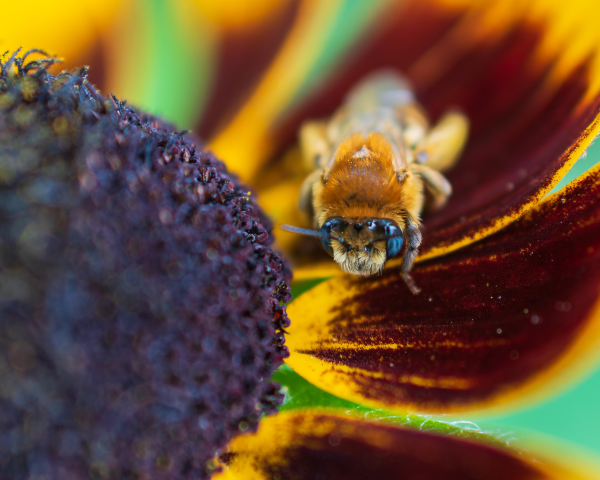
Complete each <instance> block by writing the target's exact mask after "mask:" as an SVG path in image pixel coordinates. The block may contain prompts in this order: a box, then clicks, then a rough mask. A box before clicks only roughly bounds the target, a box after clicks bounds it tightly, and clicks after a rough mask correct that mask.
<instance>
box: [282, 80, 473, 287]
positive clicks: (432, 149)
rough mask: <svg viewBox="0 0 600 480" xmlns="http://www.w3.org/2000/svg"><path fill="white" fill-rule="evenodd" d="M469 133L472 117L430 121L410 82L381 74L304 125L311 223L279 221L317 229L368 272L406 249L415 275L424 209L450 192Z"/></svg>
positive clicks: (405, 268) (405, 273) (404, 270)
mask: <svg viewBox="0 0 600 480" xmlns="http://www.w3.org/2000/svg"><path fill="white" fill-rule="evenodd" d="M468 130H469V121H468V119H467V117H466V116H465V115H464V114H463V113H461V112H460V111H458V110H449V111H448V112H447V113H445V114H444V115H443V116H442V117H441V118H440V120H439V121H438V123H437V124H436V125H435V126H433V127H432V126H431V125H430V123H429V120H428V119H427V115H426V113H425V110H424V108H423V107H422V106H421V105H420V104H419V103H418V102H417V100H416V98H415V95H414V93H413V90H412V88H411V86H410V83H409V82H408V80H407V79H405V78H404V77H402V76H401V75H399V74H398V73H396V72H393V71H380V72H376V73H374V74H372V75H370V76H368V77H367V78H365V79H364V80H363V81H361V82H360V83H359V84H357V85H356V86H355V87H354V88H353V89H352V90H351V91H350V93H349V95H348V96H347V98H346V101H345V103H344V104H343V105H342V106H341V107H340V108H339V109H338V110H337V111H336V112H335V113H334V115H333V116H332V118H331V119H330V120H329V121H321V120H319V121H310V122H307V123H305V124H303V126H302V127H301V130H300V149H301V151H302V157H303V162H304V163H305V164H306V167H307V169H308V170H309V171H310V170H312V173H311V174H310V175H308V177H307V178H306V179H305V181H304V183H303V184H302V188H301V193H300V199H299V206H300V209H301V210H302V211H303V212H304V213H306V215H308V217H309V218H311V219H312V222H313V227H314V228H315V230H310V229H305V228H298V227H292V226H288V225H284V226H282V228H284V229H285V230H288V231H291V232H294V233H300V234H304V235H312V236H316V237H318V238H319V239H320V241H321V245H322V246H323V248H324V249H325V250H326V251H327V252H328V253H329V255H331V256H332V257H333V259H334V261H335V262H337V263H338V264H339V266H340V267H341V269H342V270H344V271H345V272H347V273H350V274H353V275H360V276H369V275H373V274H377V273H379V272H381V271H382V269H383V267H384V265H385V263H386V261H387V260H389V259H391V258H393V257H396V256H398V255H402V266H401V275H402V277H403V278H404V280H405V282H406V284H407V285H408V288H409V289H410V290H411V292H413V293H414V294H417V293H419V291H420V289H419V288H418V287H417V286H416V285H415V282H414V281H413V280H412V278H411V276H410V271H411V269H412V266H413V263H414V260H415V258H416V256H417V251H418V248H419V245H420V244H421V232H420V229H419V227H420V218H421V213H422V212H423V210H424V209H427V210H437V209H439V208H441V207H442V206H443V205H444V204H445V203H446V201H447V200H448V197H449V196H450V195H451V193H452V187H451V185H450V183H449V182H448V180H447V179H446V178H445V177H444V175H442V173H441V172H444V171H446V170H448V169H450V168H451V167H452V166H454V164H455V163H456V162H457V160H458V158H459V156H460V153H461V151H462V149H463V147H464V144H465V143H466V140H467V136H468Z"/></svg>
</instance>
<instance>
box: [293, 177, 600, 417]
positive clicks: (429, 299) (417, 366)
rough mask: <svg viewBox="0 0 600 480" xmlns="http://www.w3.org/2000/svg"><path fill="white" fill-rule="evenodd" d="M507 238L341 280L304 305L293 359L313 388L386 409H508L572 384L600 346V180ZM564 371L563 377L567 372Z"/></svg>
mask: <svg viewBox="0 0 600 480" xmlns="http://www.w3.org/2000/svg"><path fill="white" fill-rule="evenodd" d="M598 172H599V170H598V169H596V170H595V171H593V172H591V173H588V174H587V175H586V176H585V177H582V179H581V180H579V181H578V182H577V183H575V184H573V185H572V186H571V187H568V188H567V189H565V190H564V191H563V192H562V193H561V194H559V195H555V196H553V197H552V199H551V200H549V201H548V202H546V203H545V204H542V206H541V207H540V208H539V209H537V210H535V211H534V212H532V213H531V214H530V215H529V216H527V217H524V218H522V219H520V220H519V221H517V222H515V223H513V224H512V225H511V226H509V227H507V228H506V229H504V230H502V231H501V232H499V233H497V234H495V235H493V236H490V237H488V238H486V239H484V240H483V241H481V242H479V243H477V244H473V245H470V246H468V247H466V248H464V249H462V250H460V251H459V252H455V253H453V254H450V255H448V256H445V257H442V258H439V259H436V260H434V261H432V262H430V263H425V264H421V265H419V266H418V267H417V268H416V269H415V270H414V279H415V281H416V283H417V285H419V286H420V287H421V288H422V292H421V294H420V295H417V296H414V295H412V294H411V293H410V292H409V291H408V289H407V287H406V285H405V284H404V282H403V281H402V278H401V277H400V274H399V273H400V272H399V269H398V268H397V267H396V268H391V269H389V270H387V271H386V272H385V273H384V275H383V276H382V277H379V278H374V279H373V278H372V279H368V280H365V279H357V278H354V277H353V278H349V277H347V276H346V277H337V278H334V279H332V280H330V281H328V282H325V283H323V284H321V285H319V286H318V287H316V288H314V289H313V290H311V291H309V292H307V293H305V294H303V295H302V296H301V297H299V298H298V299H296V300H295V301H294V302H293V303H292V304H291V305H290V308H289V315H290V318H292V319H293V324H292V327H291V329H290V335H289V337H288V342H287V345H288V347H289V348H290V351H291V357H290V358H289V359H288V364H289V365H290V366H291V367H292V368H293V369H294V370H296V371H297V372H298V373H299V374H300V375H302V376H304V377H305V378H307V379H308V380H309V381H310V382H312V383H313V384H315V385H316V386H318V387H320V388H322V389H324V390H327V391H329V392H331V393H334V394H336V395H338V396H341V397H344V398H348V399H351V400H353V401H355V402H358V403H364V404H368V405H373V406H377V407H384V408H400V409H409V410H417V411H442V412H446V411H456V410H465V409H473V408H481V407H484V406H485V407H490V406H497V405H500V404H502V406H503V407H504V406H506V405H507V404H509V403H510V402H509V400H511V401H521V400H523V398H524V397H525V394H526V393H530V392H536V393H537V394H539V393H540V392H539V387H540V386H542V385H544V386H547V385H552V386H563V385H564V384H565V382H566V381H572V379H573V371H572V370H571V369H568V370H567V369H565V367H566V366H571V365H573V364H574V363H576V362H577V363H581V362H583V361H589V360H590V358H595V357H597V356H598V354H597V352H598V346H599V343H600V314H599V311H600V310H599V309H600V304H599V303H598V294H599V292H600V174H599V173H598ZM559 373H560V374H561V375H559Z"/></svg>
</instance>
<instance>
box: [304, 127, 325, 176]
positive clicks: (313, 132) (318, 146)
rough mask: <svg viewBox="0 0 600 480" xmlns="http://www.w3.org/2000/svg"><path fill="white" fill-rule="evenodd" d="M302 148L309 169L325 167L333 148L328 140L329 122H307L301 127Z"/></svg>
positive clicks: (305, 164) (305, 163)
mask: <svg viewBox="0 0 600 480" xmlns="http://www.w3.org/2000/svg"><path fill="white" fill-rule="evenodd" d="M300 150H301V151H302V158H303V163H304V166H305V168H306V170H307V171H312V170H313V169H315V168H325V167H326V166H327V165H328V163H329V161H330V159H331V151H330V150H331V149H330V146H329V143H328V141H327V123H326V122H322V121H313V122H306V123H304V124H303V125H302V127H301V128H300Z"/></svg>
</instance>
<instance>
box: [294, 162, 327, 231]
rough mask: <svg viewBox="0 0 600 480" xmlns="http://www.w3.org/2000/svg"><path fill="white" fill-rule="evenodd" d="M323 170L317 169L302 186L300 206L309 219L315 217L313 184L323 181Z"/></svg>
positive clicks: (299, 199)
mask: <svg viewBox="0 0 600 480" xmlns="http://www.w3.org/2000/svg"><path fill="white" fill-rule="evenodd" d="M322 175H323V170H321V169H317V170H315V171H313V172H312V173H311V174H310V175H309V176H308V177H306V179H305V180H304V182H302V186H301V187H300V197H299V198H298V208H299V209H300V211H301V212H303V213H304V214H305V215H306V218H307V219H311V218H312V217H313V213H314V212H313V186H314V184H315V183H317V182H320V181H321V177H322Z"/></svg>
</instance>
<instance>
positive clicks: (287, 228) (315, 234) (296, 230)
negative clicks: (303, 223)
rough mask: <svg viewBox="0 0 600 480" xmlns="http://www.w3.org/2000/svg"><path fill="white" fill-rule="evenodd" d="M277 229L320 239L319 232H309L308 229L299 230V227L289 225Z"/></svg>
mask: <svg viewBox="0 0 600 480" xmlns="http://www.w3.org/2000/svg"><path fill="white" fill-rule="evenodd" d="M279 228H281V229H282V230H285V231H286V232H291V233H298V234H299V235H308V236H310V237H320V236H321V232H319V231H318V230H311V229H310V228H300V227H293V226H291V225H285V224H284V225H280V226H279Z"/></svg>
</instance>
